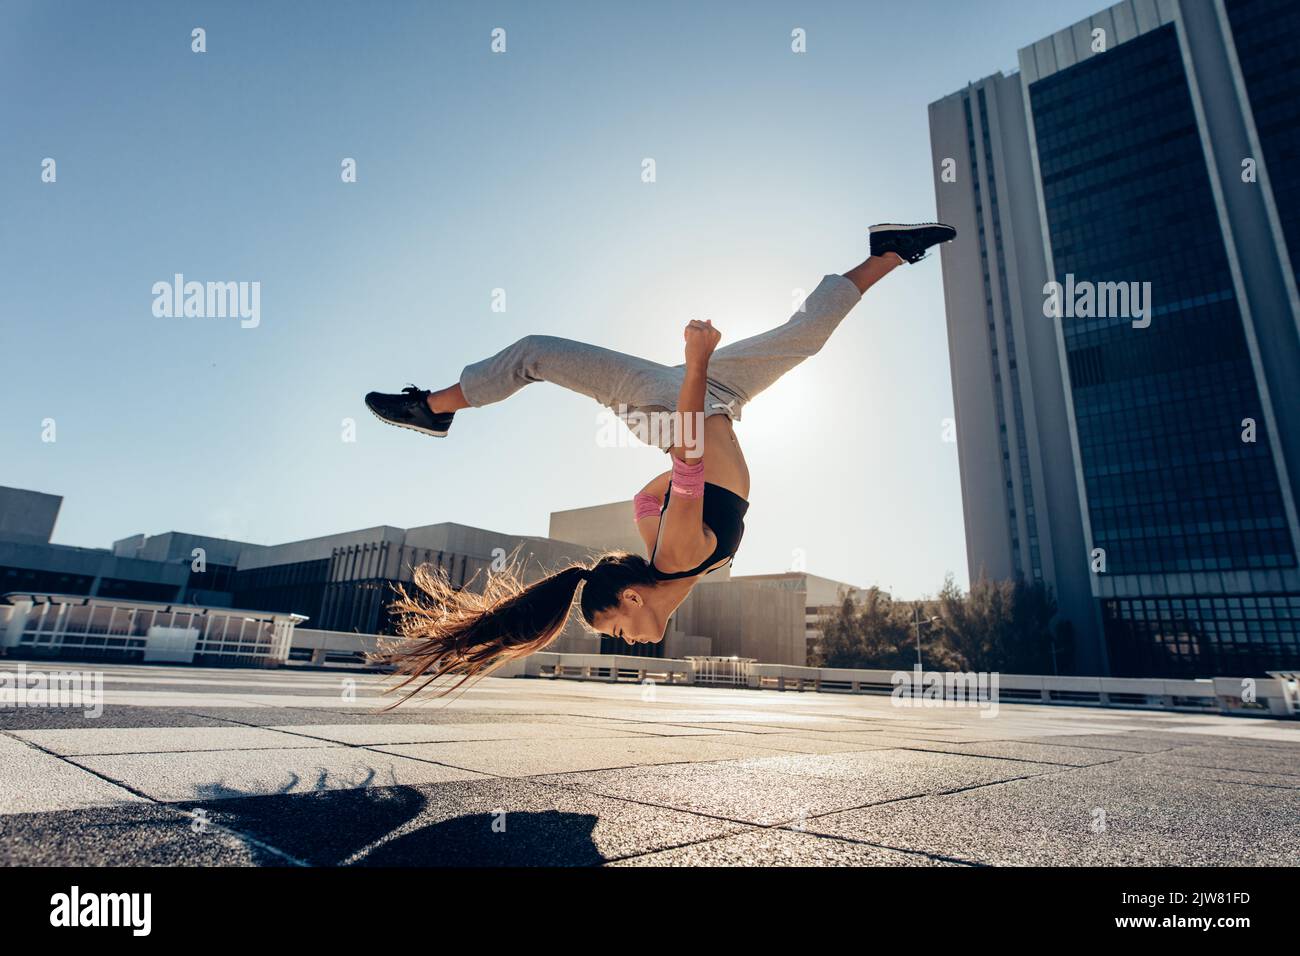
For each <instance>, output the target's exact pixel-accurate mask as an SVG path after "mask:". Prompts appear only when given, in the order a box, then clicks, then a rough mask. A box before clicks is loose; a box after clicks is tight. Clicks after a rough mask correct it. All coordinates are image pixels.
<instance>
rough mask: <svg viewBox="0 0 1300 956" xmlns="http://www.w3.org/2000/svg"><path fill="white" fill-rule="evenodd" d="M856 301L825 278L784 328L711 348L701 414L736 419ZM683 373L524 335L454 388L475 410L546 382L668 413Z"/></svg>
mask: <svg viewBox="0 0 1300 956" xmlns="http://www.w3.org/2000/svg"><path fill="white" fill-rule="evenodd" d="M861 298H862V293H860V292H859V291H858V288H857V286H855V285H854V284H853V283H852V282H850V281H849V280H848V279H846V278H844V276H839V275H828V276H826V277H825V278H823V279H822V281H821V282H820V283H819V284H818V286H817V288H816V289H814V290H813V291H812V293H811V294H810V295H809V296H808V298H807V299H805V300H804V303H803V306H802V308H801V309H800V310H799V311H797V312H795V314H794V315H793V316H791V317H790V320H789V321H788V322H786V323H785V324H784V325H781V326H778V327H777V328H775V329H771V330H769V331H767V332H762V333H760V334H758V335H752V336H750V337H749V338H747V339H741V340H740V341H739V342H733V343H732V344H730V345H726V346H723V347H722V348H720V349H718V350H717V351H716V352H714V353H713V355H712V356H711V357H710V359H709V377H708V390H707V393H706V395H705V399H704V414H705V415H727V416H728V417H730V418H731V419H733V420H739V418H740V413H741V409H742V408H743V407H744V406H745V404H746V403H747V402H749V401H750V400H751V399H753V398H754V396H756V395H757V394H758V393H759V392H761V391H762V390H763V389H765V388H767V387H768V386H769V385H771V384H772V383H773V382H775V381H776V380H777V379H778V378H780V377H781V376H782V375H784V374H785V373H786V372H788V371H790V369H792V368H794V367H795V366H796V365H798V364H799V363H800V362H802V361H803V360H804V359H806V358H808V356H810V355H815V354H816V353H817V351H818V350H819V349H820V348H821V347H822V346H823V345H824V344H825V343H826V340H827V339H828V338H830V335H831V333H832V332H834V331H835V329H836V327H837V326H838V325H839V324H840V322H841V320H843V318H844V317H845V316H846V315H848V314H849V311H850V310H851V309H852V308H853V307H854V306H855V305H857V304H858V300H859V299H861ZM684 371H685V366H684V365H673V366H667V365H660V364H659V363H658V362H651V361H649V360H648V359H643V358H637V357H636V356H634V355H626V354H624V353H622V352H615V351H613V350H612V349H605V348H601V347H599V346H596V345H587V344H586V343H585V342H575V341H573V340H572V339H561V338H556V337H554V336H550V335H526V336H524V337H523V338H522V339H520V340H519V341H518V342H516V343H514V344H513V345H511V346H509V347H507V348H505V349H503V350H502V351H500V352H498V353H497V354H496V355H494V356H492V357H491V358H488V359H484V360H483V361H481V362H475V363H474V364H473V365H467V366H466V367H465V370H464V371H463V372H462V373H461V376H460V387H461V391H462V392H464V393H465V400H466V401H467V402H469V403H470V405H472V406H475V407H478V406H481V405H491V404H492V403H493V402H499V401H502V400H503V399H506V398H509V397H510V396H511V395H513V394H514V393H515V392H517V391H519V389H521V388H523V387H524V386H525V385H527V384H529V383H530V382H553V383H554V384H556V385H559V386H562V387H563V388H567V389H569V390H570V391H574V392H580V393H581V394H583V395H586V396H588V397H590V398H594V399H595V400H596V401H598V402H600V404H602V405H604V406H606V407H607V408H611V409H613V410H614V411H615V412H616V413H618V414H620V415H627V414H628V413H629V412H644V413H652V412H664V411H673V410H675V409H676V407H677V395H678V392H679V391H680V389H681V385H682V378H683V375H684Z"/></svg>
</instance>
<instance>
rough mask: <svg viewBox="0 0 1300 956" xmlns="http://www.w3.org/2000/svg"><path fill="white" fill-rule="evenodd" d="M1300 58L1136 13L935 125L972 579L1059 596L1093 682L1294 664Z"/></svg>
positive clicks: (1255, 18) (1291, 46)
mask: <svg viewBox="0 0 1300 956" xmlns="http://www.w3.org/2000/svg"><path fill="white" fill-rule="evenodd" d="M1297 51H1300V6H1297V5H1296V4H1293V3H1285V2H1274V0H1196V2H1178V0H1126V2H1124V3H1120V4H1117V5H1115V6H1113V7H1111V8H1109V9H1107V10H1105V11H1102V12H1101V13H1099V14H1097V15H1096V16H1094V17H1091V18H1089V19H1088V20H1087V21H1084V22H1083V23H1080V24H1076V25H1074V26H1073V27H1070V28H1068V29H1066V30H1062V31H1060V32H1059V33H1057V34H1054V35H1053V36H1051V37H1048V38H1045V39H1044V40H1042V41H1039V42H1038V43H1036V44H1034V45H1033V46H1030V47H1027V48H1025V49H1024V50H1022V51H1020V66H1021V69H1020V72H1019V73H1018V74H1014V75H1012V76H1010V77H1005V76H1001V75H996V76H993V77H989V78H986V79H984V80H981V81H979V82H977V83H973V84H971V85H970V86H969V87H968V88H967V89H965V90H962V91H959V92H958V93H955V94H953V95H952V96H949V97H945V98H944V99H943V100H940V101H939V102H937V103H935V104H932V106H931V132H932V143H933V147H934V158H935V164H936V167H935V168H936V174H935V183H936V192H937V195H938V206H939V217H940V218H941V219H943V220H944V221H948V222H952V223H953V224H954V225H956V226H957V228H958V230H959V232H960V233H961V237H960V238H959V240H958V241H957V242H956V243H953V244H952V245H950V246H947V247H945V248H944V251H943V259H944V263H943V264H944V281H945V293H946V296H947V301H948V324H949V333H950V348H951V349H952V355H951V360H952V366H953V387H954V397H955V401H956V406H957V407H956V412H957V425H958V443H959V453H960V457H961V466H962V484H963V496H964V498H965V508H966V516H967V539H968V541H967V547H968V551H969V558H970V563H971V571H972V574H973V575H976V574H978V573H980V572H981V571H984V572H987V573H989V574H990V575H992V576H995V577H1010V576H1018V577H1021V578H1024V579H1026V580H1032V579H1043V580H1046V581H1047V582H1048V583H1049V584H1052V585H1053V586H1054V588H1055V589H1056V591H1057V592H1058V595H1059V597H1060V605H1061V614H1062V616H1063V617H1065V618H1067V619H1069V620H1070V622H1071V624H1072V625H1073V627H1074V630H1075V635H1076V654H1075V660H1074V668H1075V669H1076V670H1078V671H1081V672H1085V673H1102V674H1104V673H1110V674H1113V675H1116V676H1171V677H1172V676H1200V677H1204V676H1211V675H1240V676H1256V675H1262V674H1263V672H1264V671H1266V670H1269V669H1281V668H1293V667H1296V666H1300V577H1298V575H1297V560H1296V542H1297V539H1298V538H1300V535H1298V534H1297V522H1296V509H1295V497H1296V495H1295V484H1294V481H1293V479H1292V478H1291V477H1290V476H1292V475H1295V474H1297V468H1300V460H1297V456H1298V455H1300V421H1298V420H1297V419H1300V401H1297V399H1300V375H1298V374H1297V373H1300V334H1298V331H1297V330H1298V329H1300V303H1298V302H1297V296H1296V290H1295V273H1294V266H1293V263H1294V261H1295V259H1294V255H1295V251H1294V250H1295V249H1296V248H1297V247H1298V246H1300V236H1297V235H1296V230H1297V229H1298V228H1300V223H1298V220H1297V217H1296V206H1297V198H1300V193H1298V192H1297V191H1296V189H1295V187H1294V186H1293V185H1292V184H1291V182H1290V180H1291V178H1292V177H1290V176H1288V175H1286V173H1287V172H1289V169H1290V167H1289V165H1288V163H1289V162H1290V161H1293V160H1296V159H1300V155H1298V153H1300V125H1298V124H1297V119H1300V107H1297V103H1300V53H1297ZM963 160H964V162H963ZM1270 170H1272V171H1273V176H1272V177H1269V175H1268V172H1269V171H1270ZM999 200H1001V202H999ZM1288 247H1289V248H1290V249H1291V250H1292V252H1291V253H1290V254H1289V253H1288V251H1287V250H1288ZM1053 280H1055V282H1057V283H1059V286H1057V287H1056V290H1055V295H1056V296H1057V298H1056V299H1055V304H1056V307H1055V308H1052V307H1049V306H1050V304H1051V299H1050V298H1049V287H1048V283H1049V282H1051V281H1053ZM1062 291H1064V298H1065V301H1062V300H1061V298H1060V296H1061V293H1062ZM1071 293H1074V295H1071ZM1148 297H1149V298H1148ZM981 302H982V304H983V308H982V309H980V308H978V303H981ZM973 303H974V304H973ZM981 313H982V314H981ZM975 326H978V327H979V329H980V331H982V332H983V333H984V335H983V339H982V341H981V338H980V336H979V335H978V334H977V333H976V332H975V331H974V327H975ZM1017 340H1019V341H1020V342H1022V343H1027V344H1028V346H1029V347H1028V348H1024V347H1022V348H1021V349H1020V354H1017V350H1016V343H1017ZM1053 346H1054V347H1053ZM1027 406H1030V407H1032V414H1028V413H1026V410H1025V409H1026V407H1027ZM1066 436H1068V439H1067V438H1066ZM990 449H993V450H995V451H994V455H993V456H990V454H989V451H990ZM1062 457H1064V458H1066V459H1067V460H1068V462H1069V467H1062V462H1061V460H1060V459H1061V458H1062Z"/></svg>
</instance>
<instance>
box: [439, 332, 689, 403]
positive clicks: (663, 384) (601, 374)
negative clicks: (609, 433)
mask: <svg viewBox="0 0 1300 956" xmlns="http://www.w3.org/2000/svg"><path fill="white" fill-rule="evenodd" d="M533 382H551V383H553V384H555V385H559V386H561V387H562V388H567V389H569V390H570V391H572V392H577V393H579V394H580V395H586V396H587V397H589V398H594V399H595V400H596V401H598V402H600V404H602V405H604V406H606V407H608V408H612V409H615V410H616V411H618V410H619V409H620V406H621V407H623V408H624V409H626V410H627V411H631V410H634V409H636V408H640V407H644V406H661V405H666V406H667V407H668V408H671V407H672V404H673V402H674V401H675V400H676V395H677V391H676V389H677V385H678V379H677V373H675V372H674V371H673V370H672V369H670V368H669V367H668V366H666V365H660V364H659V363H658V362H651V361H649V360H647V359H642V358H637V357H636V356H634V355H627V354H625V353H623V352H615V351H614V350H613V349H606V348H601V347H600V346H596V345H588V344H587V343H585V342H575V341H574V340H572V339H562V338H557V337H555V336H552V335H526V336H524V337H523V338H522V339H520V340H519V341H517V342H515V343H514V344H513V345H510V346H508V347H507V348H504V349H502V350H501V351H500V352H498V353H497V354H496V355H493V356H492V357H491V358H486V359H484V360H483V361H481V362H475V363H473V364H472V365H467V366H466V367H465V370H464V371H463V372H461V376H460V381H459V382H457V383H456V384H455V385H450V386H448V387H447V388H443V389H440V390H438V391H435V392H431V393H430V394H429V398H428V404H429V408H430V409H431V410H432V411H434V412H454V411H459V410H460V409H462V408H476V407H480V406H483V405H491V404H493V403H495V402H500V401H504V400H505V399H507V398H509V397H510V396H511V395H513V394H514V393H515V392H517V391H519V390H520V389H521V388H523V387H524V386H525V385H529V384H531V383H533Z"/></svg>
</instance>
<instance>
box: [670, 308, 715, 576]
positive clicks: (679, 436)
mask: <svg viewBox="0 0 1300 956" xmlns="http://www.w3.org/2000/svg"><path fill="white" fill-rule="evenodd" d="M684 337H685V339H686V371H685V374H684V375H683V377H682V387H681V391H680V392H679V394H678V396H677V421H676V423H675V424H676V426H677V427H676V428H674V429H673V431H674V435H673V446H672V448H671V449H670V453H671V454H672V456H673V459H674V460H673V478H672V488H673V494H672V495H671V496H670V497H669V498H668V507H667V508H666V509H665V510H664V513H663V518H662V519H661V520H662V526H663V527H662V531H661V532H660V533H659V550H658V554H657V556H656V559H655V564H656V565H657V566H658V567H659V569H660V570H661V571H685V570H686V569H687V568H692V567H694V566H695V565H696V564H698V563H699V562H700V561H702V560H704V559H705V558H706V557H708V555H709V552H710V551H712V550H713V541H714V538H713V533H712V532H710V531H708V530H707V529H706V528H705V527H704V497H703V469H704V427H703V423H704V393H705V390H706V388H707V387H708V370H709V356H710V355H712V354H713V350H714V349H715V348H716V347H717V345H718V341H719V340H720V339H721V338H722V333H720V332H719V331H718V330H717V329H715V328H714V327H713V323H712V322H708V321H705V322H700V321H698V320H692V321H691V322H690V324H688V325H687V326H686V331H685V333H684Z"/></svg>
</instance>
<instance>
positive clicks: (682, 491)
mask: <svg viewBox="0 0 1300 956" xmlns="http://www.w3.org/2000/svg"><path fill="white" fill-rule="evenodd" d="M672 487H673V494H675V495H678V496H680V497H682V498H700V497H703V495H704V461H703V460H700V461H698V462H696V463H695V464H693V465H688V464H686V462H684V461H682V460H681V459H680V458H674V459H673V481H672Z"/></svg>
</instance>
